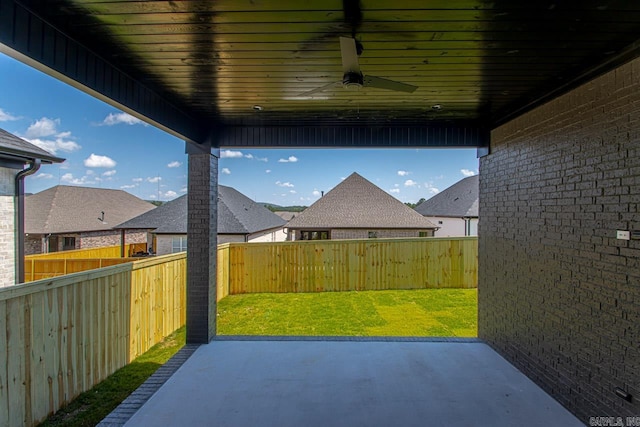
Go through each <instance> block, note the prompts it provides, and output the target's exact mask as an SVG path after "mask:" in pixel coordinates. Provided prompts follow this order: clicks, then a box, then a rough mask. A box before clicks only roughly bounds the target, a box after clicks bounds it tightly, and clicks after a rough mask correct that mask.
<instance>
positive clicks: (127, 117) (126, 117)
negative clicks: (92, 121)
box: [101, 113, 147, 126]
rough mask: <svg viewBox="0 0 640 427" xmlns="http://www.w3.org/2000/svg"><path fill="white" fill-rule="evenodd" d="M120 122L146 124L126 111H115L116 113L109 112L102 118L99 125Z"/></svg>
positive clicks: (110, 124) (111, 124)
mask: <svg viewBox="0 0 640 427" xmlns="http://www.w3.org/2000/svg"><path fill="white" fill-rule="evenodd" d="M120 123H123V124H125V125H139V124H141V125H145V126H146V125H147V124H146V123H145V122H143V121H142V120H140V119H138V118H136V117H133V116H132V115H131V114H127V113H116V114H113V113H109V115H108V116H107V117H105V118H104V120H103V121H102V123H101V125H103V126H113V125H117V124H120Z"/></svg>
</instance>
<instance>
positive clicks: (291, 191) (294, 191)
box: [289, 190, 298, 194]
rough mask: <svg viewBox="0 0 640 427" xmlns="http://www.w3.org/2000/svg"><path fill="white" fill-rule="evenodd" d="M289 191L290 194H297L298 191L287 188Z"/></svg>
mask: <svg viewBox="0 0 640 427" xmlns="http://www.w3.org/2000/svg"><path fill="white" fill-rule="evenodd" d="M289 193H291V194H297V193H298V192H297V191H296V190H289Z"/></svg>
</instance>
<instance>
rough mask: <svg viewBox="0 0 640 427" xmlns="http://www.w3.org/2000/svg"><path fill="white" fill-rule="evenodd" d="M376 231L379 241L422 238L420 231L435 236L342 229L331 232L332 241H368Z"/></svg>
mask: <svg viewBox="0 0 640 427" xmlns="http://www.w3.org/2000/svg"><path fill="white" fill-rule="evenodd" d="M370 231H375V232H376V233H377V234H376V235H377V238H378V239H390V238H404V237H420V235H419V233H420V231H426V232H429V235H430V236H433V230H404V229H388V230H387V229H385V230H376V229H374V228H372V229H365V228H362V229H358V228H353V229H352V228H340V229H334V230H331V239H334V240H337V239H368V238H369V232H370ZM300 236H301V234H300V230H296V231H295V240H300Z"/></svg>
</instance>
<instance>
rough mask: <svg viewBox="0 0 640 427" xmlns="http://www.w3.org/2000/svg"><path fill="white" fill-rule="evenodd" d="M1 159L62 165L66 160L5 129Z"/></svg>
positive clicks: (0, 141)
mask: <svg viewBox="0 0 640 427" xmlns="http://www.w3.org/2000/svg"><path fill="white" fill-rule="evenodd" d="M0 157H4V158H10V159H12V160H17V161H26V160H28V159H34V158H36V159H40V160H42V161H43V162H45V163H61V162H64V159H61V158H60V157H56V156H54V155H53V154H51V153H49V152H47V151H45V150H43V149H42V148H40V147H38V146H37V145H34V144H32V143H30V142H28V141H25V140H24V139H22V138H19V137H17V136H15V135H13V134H12V133H9V132H7V131H6V130H4V129H0Z"/></svg>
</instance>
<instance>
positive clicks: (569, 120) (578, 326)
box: [478, 59, 640, 421]
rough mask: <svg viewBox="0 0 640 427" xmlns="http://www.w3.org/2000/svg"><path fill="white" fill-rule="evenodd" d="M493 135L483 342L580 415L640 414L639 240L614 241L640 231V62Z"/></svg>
mask: <svg viewBox="0 0 640 427" xmlns="http://www.w3.org/2000/svg"><path fill="white" fill-rule="evenodd" d="M491 140H492V142H491V154H490V155H488V156H486V157H483V158H482V159H481V162H480V212H481V217H480V218H481V221H480V232H479V234H480V239H479V254H480V255H479V266H480V267H479V284H478V300H479V301H478V308H479V313H478V324H479V336H480V338H482V339H483V340H485V341H487V342H488V343H489V344H490V345H491V346H492V347H494V348H495V349H496V350H497V351H499V352H500V353H501V354H502V355H504V356H505V357H506V358H507V359H508V360H509V361H510V362H511V363H513V364H514V365H515V366H516V367H518V369H520V370H521V371H522V372H524V373H525V374H526V375H527V376H528V377H530V378H532V379H533V380H534V381H535V382H536V383H538V384H539V385H541V386H542V387H543V388H544V389H545V390H546V391H548V392H549V393H550V394H551V395H553V396H554V397H555V398H556V399H557V400H558V401H559V402H560V403H562V404H563V405H564V406H566V407H567V408H569V409H570V410H571V411H572V412H574V413H575V414H577V415H578V416H579V417H580V418H582V419H583V420H585V421H586V420H588V419H589V417H591V416H601V415H607V416H631V415H638V414H640V401H639V400H638V397H640V383H639V382H638V378H639V377H638V369H639V367H640V351H639V348H638V340H639V338H638V337H639V336H640V310H639V306H638V302H639V301H640V286H639V285H638V284H639V283H640V240H618V239H616V230H638V229H640V216H639V213H638V208H639V207H640V59H636V60H634V61H633V62H631V63H628V64H626V65H623V66H621V67H619V68H618V69H616V70H615V71H612V72H609V73H607V74H605V75H603V76H601V77H599V78H597V79H595V80H593V81H591V82H590V83H587V84H585V85H582V86H580V87H578V88H577V89H575V90H573V91H571V92H570V93H567V94H566V95H563V96H561V97H559V98H557V99H555V100H553V101H550V102H548V103H547V104H545V105H543V106H541V107H539V108H537V109H535V110H533V111H531V112H529V113H527V114H525V115H523V116H521V117H519V118H517V119H515V120H513V121H511V122H509V123H507V124H505V125H503V126H501V127H499V128H497V129H495V130H494V131H493V132H492V135H491ZM616 390H621V391H622V392H624V393H629V394H630V395H632V396H633V398H632V400H631V401H630V402H629V401H626V400H625V399H623V398H621V397H620V396H619V395H617V394H616Z"/></svg>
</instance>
